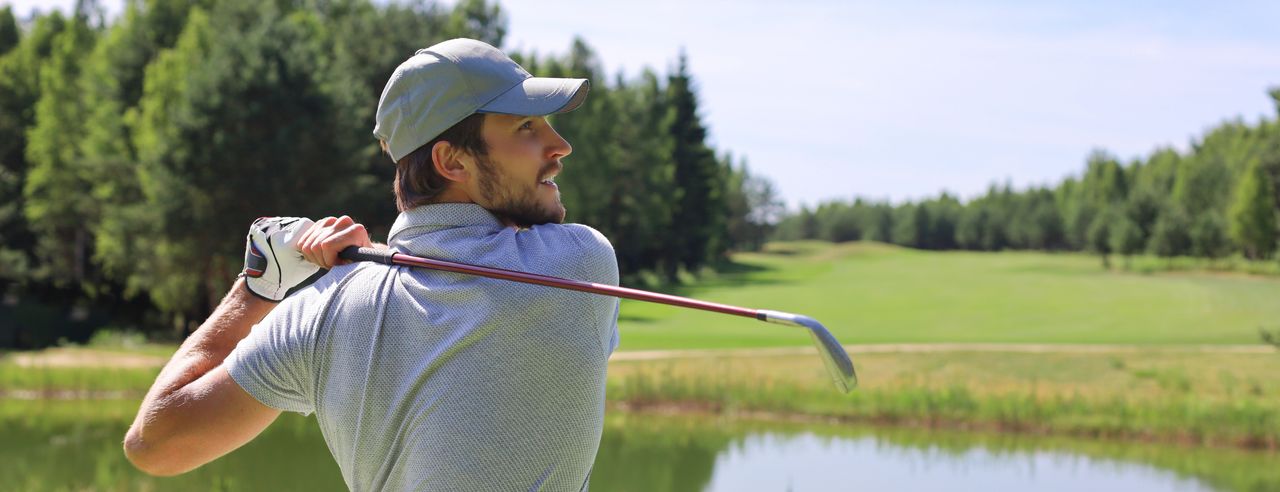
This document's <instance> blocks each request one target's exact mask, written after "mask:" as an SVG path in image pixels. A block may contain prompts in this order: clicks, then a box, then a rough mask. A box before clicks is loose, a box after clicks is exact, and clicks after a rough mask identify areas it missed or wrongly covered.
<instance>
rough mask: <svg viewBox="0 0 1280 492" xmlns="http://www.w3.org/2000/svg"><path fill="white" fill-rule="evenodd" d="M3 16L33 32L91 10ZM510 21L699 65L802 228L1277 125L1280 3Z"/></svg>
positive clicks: (57, 0) (560, 2)
mask: <svg viewBox="0 0 1280 492" xmlns="http://www.w3.org/2000/svg"><path fill="white" fill-rule="evenodd" d="M2 3H9V4H11V5H14V6H15V12H16V13H18V14H19V15H20V16H22V15H23V14H24V13H25V12H28V11H29V10H30V9H31V8H32V7H33V6H39V8H44V9H47V8H49V7H50V6H63V7H62V8H66V7H65V6H67V5H72V4H74V1H73V0H45V1H31V0H16V1H12V0H11V1H5V2H2ZM103 3H104V4H105V5H107V6H108V10H112V11H118V10H119V5H120V4H121V3H122V2H120V1H119V0H107V1H104V2H103ZM445 3H446V4H450V3H452V2H451V1H449V2H445ZM501 5H502V7H503V9H504V10H505V11H506V13H507V16H508V26H509V29H508V33H507V38H506V40H505V43H504V46H503V48H505V49H514V50H519V51H521V52H530V51H534V52H537V53H539V54H563V53H566V52H567V50H568V47H569V45H570V43H571V41H572V39H573V38H574V37H575V36H580V37H582V38H583V39H585V40H586V41H587V43H588V44H589V45H590V46H592V47H593V48H594V49H595V51H596V53H597V54H598V55H599V56H600V58H601V60H602V62H603V64H604V66H605V67H606V69H607V70H608V72H609V73H610V77H609V79H610V80H609V81H594V82H595V83H597V84H599V83H611V81H612V80H613V78H614V77H615V76H616V75H617V74H618V73H622V74H623V75H624V76H627V77H634V76H636V75H637V74H639V73H640V71H641V70H642V69H643V68H645V67H650V68H653V69H655V70H656V71H658V72H659V73H668V72H670V71H671V70H672V67H673V66H674V63H675V60H676V58H677V56H678V54H679V53H680V51H681V50H684V52H685V53H686V54H687V56H688V60H689V66H690V69H691V72H692V73H693V75H694V80H695V83H696V84H697V85H696V88H697V90H698V94H699V97H700V98H701V102H702V106H701V111H702V116H703V120H704V122H705V123H706V124H707V125H708V127H709V128H710V134H711V139H712V143H713V145H714V146H715V147H716V148H717V149H718V150H720V151H731V152H732V153H733V154H734V155H735V156H738V157H740V158H744V159H746V161H747V162H748V166H749V168H750V169H751V171H752V172H753V173H754V174H759V175H763V176H766V177H768V178H769V179H770V180H772V181H773V182H774V184H775V185H776V186H777V189H778V191H779V192H780V195H781V197H782V198H783V199H784V200H785V201H786V202H787V204H788V205H789V206H790V207H791V208H792V209H795V208H796V207H798V206H800V205H808V206H813V205H816V204H817V203H819V202H821V201H825V200H833V199H850V198H852V197H854V196H862V197H867V198H872V199H888V200H892V201H894V202H901V201H904V200H912V199H921V198H926V197H931V196H936V195H937V194H938V193H940V192H942V191H947V192H949V193H951V194H953V195H957V196H959V197H961V198H964V199H968V198H973V197H976V196H978V195H980V194H982V193H983V192H984V191H985V189H986V188H987V186H988V185H989V184H991V183H993V182H999V183H1005V182H1008V183H1012V184H1013V185H1014V187H1016V188H1023V187H1027V186H1035V185H1051V184H1055V183H1057V182H1059V181H1061V180H1062V179H1063V178H1064V177H1066V176H1068V175H1078V174H1079V173H1080V172H1081V170H1082V169H1083V167H1084V160H1085V157H1086V155H1088V154H1089V152H1090V151H1091V150H1093V149H1097V148H1101V149H1105V150H1108V151H1110V152H1112V153H1113V154H1115V155H1117V156H1118V157H1120V158H1122V159H1124V160H1130V159H1134V158H1140V157H1142V156H1145V155H1149V154H1150V153H1151V151H1152V150H1153V149H1155V148H1157V147H1160V146H1172V147H1174V148H1177V149H1179V150H1182V151H1185V150H1187V149H1188V148H1189V147H1190V144H1191V142H1192V141H1193V140H1194V139H1196V138H1198V137H1200V136H1202V135H1204V132H1205V130H1206V129H1208V128H1210V127H1212V126H1214V125H1216V124H1218V123H1220V122H1222V121H1225V120H1229V119H1236V118H1241V119H1243V120H1245V121H1247V122H1250V123H1256V122H1257V121H1259V119H1261V118H1268V119H1274V118H1275V117H1276V107H1275V104H1274V103H1273V102H1272V101H1271V99H1270V98H1269V97H1268V96H1267V94H1266V92H1267V89H1268V87H1271V86H1280V29H1275V28H1274V22H1273V21H1274V19H1280V2H1266V1H1256V2H1250V1H1240V2H1230V1H1223V2H1187V1H1178V0H1169V1H1139V0H1135V1H1127V2H1108V1H1038V2H1026V1H1022V2H1018V1H965V2H941V1H938V2H920V1H898V2H863V1H834V0H791V1H787V2H778V1H770V2H764V1H757V0H710V1H689V0H646V1H643V2H605V1H593V0H539V1H536V2H531V1H519V2H517V1H506V2H501ZM565 163H566V167H567V169H568V168H571V166H573V165H574V164H575V163H574V162H573V157H572V156H570V157H569V158H568V159H566V161H565ZM581 164H582V165H589V163H581ZM566 172H568V171H566Z"/></svg>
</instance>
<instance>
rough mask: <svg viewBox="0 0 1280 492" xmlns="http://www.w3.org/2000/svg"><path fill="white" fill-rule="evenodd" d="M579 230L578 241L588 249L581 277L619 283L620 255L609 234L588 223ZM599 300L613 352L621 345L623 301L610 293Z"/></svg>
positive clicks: (609, 349) (600, 311)
mask: <svg viewBox="0 0 1280 492" xmlns="http://www.w3.org/2000/svg"><path fill="white" fill-rule="evenodd" d="M575 232H577V233H578V241H579V242H580V244H581V246H582V251H583V252H584V254H583V257H582V259H583V261H581V262H579V263H577V264H578V265H580V267H581V268H582V271H581V272H580V273H579V276H578V277H577V278H579V279H582V280H586V281H588V282H595V283H598V284H606V285H615V286H616V285H618V282H619V276H620V275H619V273H618V256H617V254H616V253H614V251H613V244H611V243H610V242H609V238H607V237H605V236H604V234H601V233H600V231H597V230H595V229H592V228H591V227H588V226H585V225H577V227H576V228H575ZM596 301H597V303H596V305H595V306H596V309H597V315H598V316H599V317H600V319H601V320H602V321H603V322H605V323H608V327H607V329H606V332H607V335H608V340H607V341H606V342H605V347H606V355H608V354H612V353H613V351H614V350H617V349H618V342H619V334H618V312H619V308H620V306H621V301H620V300H619V299H618V298H616V297H607V296H596Z"/></svg>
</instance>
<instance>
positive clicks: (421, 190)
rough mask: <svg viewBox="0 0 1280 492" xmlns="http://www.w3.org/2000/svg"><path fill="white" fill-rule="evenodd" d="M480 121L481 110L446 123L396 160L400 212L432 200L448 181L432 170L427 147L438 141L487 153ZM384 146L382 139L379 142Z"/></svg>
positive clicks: (429, 152) (487, 149) (473, 152)
mask: <svg viewBox="0 0 1280 492" xmlns="http://www.w3.org/2000/svg"><path fill="white" fill-rule="evenodd" d="M483 124H484V113H475V114H472V115H471V116H468V117H466V119H463V120H462V121H459V122H458V123H457V124H455V125H453V126H451V127H449V129H448V130H445V131H444V133H441V134H440V136H438V137H436V138H435V139H432V140H431V141H430V142H427V143H426V144H425V145H423V146H421V147H418V148H417V149H414V151H413V152H410V153H409V154H408V155H405V156H404V157H402V158H400V160H399V161H398V162H396V179H395V182H394V184H393V188H394V190H395V194H396V208H397V209H399V210H400V211H401V212H404V211H406V210H409V209H412V208H415V207H418V206H421V205H429V204H431V203H434V202H435V200H436V199H437V198H438V197H439V196H440V194H441V193H443V192H444V190H445V187H447V186H448V185H449V180H447V179H445V177H444V176H441V175H440V173H439V172H436V166H435V165H434V164H433V163H432V161H431V148H432V147H435V145H436V144H437V143H439V142H449V143H450V144H451V145H453V146H454V147H457V148H459V149H461V150H464V151H466V152H468V153H470V154H471V155H473V156H476V157H484V156H486V155H488V152H489V148H488V146H487V145H485V142H484V137H483V136H481V134H480V128H481V126H482V125H483ZM382 147H383V150H384V151H385V150H386V143H385V142H383V144H382Z"/></svg>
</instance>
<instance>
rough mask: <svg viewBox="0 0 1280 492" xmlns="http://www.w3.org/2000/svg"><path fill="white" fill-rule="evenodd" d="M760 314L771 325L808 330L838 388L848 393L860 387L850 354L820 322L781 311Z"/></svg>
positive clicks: (762, 311) (764, 311) (765, 311)
mask: <svg viewBox="0 0 1280 492" xmlns="http://www.w3.org/2000/svg"><path fill="white" fill-rule="evenodd" d="M759 314H760V315H761V316H763V320H764V321H768V322H770V323H777V324H780V325H790V326H799V327H802V328H806V329H808V330H809V335H810V336H812V337H813V343H814V345H816V346H817V347H818V356H819V357H821V358H822V364H823V365H824V366H826V367H827V373H828V374H830V375H831V379H832V380H833V381H834V382H835V383H836V388H839V389H840V391H843V392H845V393H848V392H849V391H850V390H852V389H853V388H854V387H856V386H858V374H857V373H856V372H854V370H853V361H852V360H850V359H849V353H848V352H845V350H844V347H842V346H841V345H840V342H839V341H837V340H836V337H834V336H832V335H831V332H830V331H828V330H827V328H826V327H825V326H822V323H819V322H818V320H815V319H813V318H810V317H808V316H802V315H799V314H791V313H784V312H780V311H767V310H761V311H759Z"/></svg>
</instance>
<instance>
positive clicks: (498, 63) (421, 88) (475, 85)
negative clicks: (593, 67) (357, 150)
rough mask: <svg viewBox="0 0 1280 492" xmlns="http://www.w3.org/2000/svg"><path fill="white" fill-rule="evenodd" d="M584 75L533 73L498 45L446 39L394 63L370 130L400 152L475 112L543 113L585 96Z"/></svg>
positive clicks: (395, 156)
mask: <svg viewBox="0 0 1280 492" xmlns="http://www.w3.org/2000/svg"><path fill="white" fill-rule="evenodd" d="M589 87H590V83H589V82H587V79H553V78H544V77H534V76H532V75H530V74H529V72H528V71H527V70H525V69H524V68H522V67H520V65H518V64H516V62H515V61H512V60H511V58H510V57H508V56H507V55H505V54H503V53H502V52H501V51H499V50H498V49H497V48H494V47H493V46H489V45H488V44H485V43H483V42H480V41H476V40H474V39H464V38H459V39H451V40H448V41H445V42H443V43H439V44H436V45H434V46H431V47H430V48H426V49H422V50H418V52H417V53H415V54H414V55H413V56H412V57H410V58H409V59H408V60H405V62H404V63H401V64H400V66H399V67H396V71H395V72H393V73H392V74H391V80H388V81H387V86H386V88H384V89H382V98H381V99H379V100H378V114H377V124H376V125H375V126H374V127H373V134H374V136H376V137H378V138H379V139H381V140H383V141H385V142H387V150H388V151H389V152H390V153H391V159H392V160H394V161H399V160H400V158H402V157H404V156H406V155H408V154H409V153H410V152H413V151H414V150H416V149H417V148H418V147H421V146H423V145H424V144H426V143H427V142H430V141H431V140H432V139H434V138H436V137H437V136H439V135H440V134H441V133H444V131H445V130H448V129H449V127H451V126H453V125H455V124H457V123H458V122H460V121H462V120H463V119H465V118H466V117H468V116H471V115H472V114H475V113H502V114H513V115H520V116H545V115H549V114H555V113H563V112H566V111H571V110H573V109H574V108H576V107H578V105H580V104H582V101H583V100H585V99H586V98H587V92H588V90H589Z"/></svg>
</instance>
